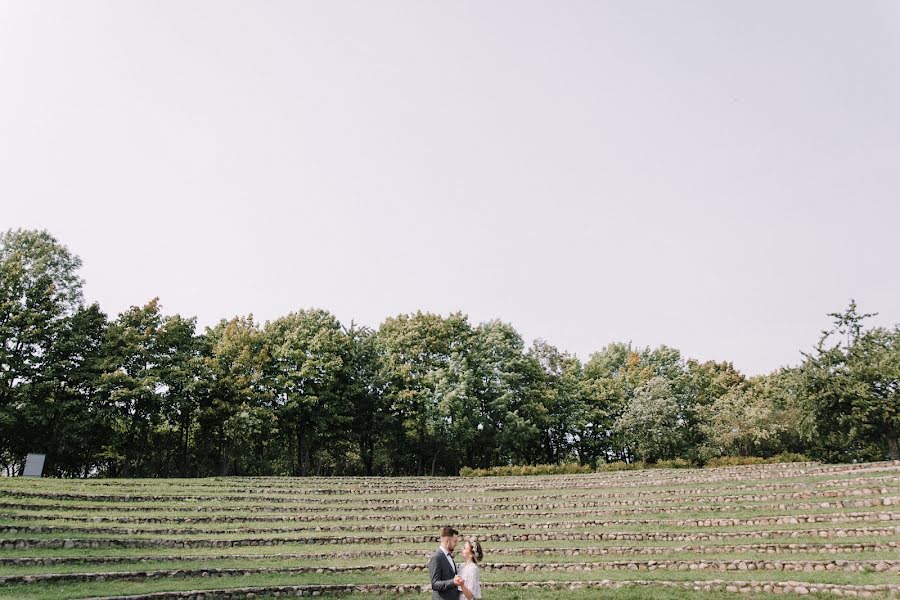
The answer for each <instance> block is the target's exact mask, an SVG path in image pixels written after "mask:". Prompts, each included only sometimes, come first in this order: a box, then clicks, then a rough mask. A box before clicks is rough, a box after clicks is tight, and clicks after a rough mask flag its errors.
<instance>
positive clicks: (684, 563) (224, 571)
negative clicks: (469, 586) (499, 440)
mask: <svg viewBox="0 0 900 600" xmlns="http://www.w3.org/2000/svg"><path fill="white" fill-rule="evenodd" d="M657 570H669V571H756V570H761V571H763V570H764V571H787V572H806V573H812V572H825V571H828V572H834V571H845V572H846V571H850V572H867V571H875V572H879V573H881V572H888V573H900V561H891V560H868V561H851V560H831V561H813V560H803V561H783V560H772V561H763V560H756V561H754V560H725V561H717V560H708V561H706V560H699V561H698V560H677V561H676V560H672V561H666V560H650V561H633V560H631V561H611V562H585V563H487V564H485V565H484V571H485V572H487V573H493V572H499V573H590V572H593V571H657ZM426 571H427V567H426V564H425V562H424V561H423V562H420V563H407V564H403V563H400V564H384V565H355V566H351V567H329V566H303V567H262V568H257V569H254V568H208V569H158V570H149V571H118V572H110V571H107V572H102V573H43V574H36V575H9V576H4V577H0V585H13V584H31V583H51V582H52V583H85V582H100V581H146V580H152V579H169V578H190V577H203V578H207V577H242V576H248V575H286V574H307V573H315V574H318V575H322V574H325V575H327V574H342V573H424V572H426Z"/></svg>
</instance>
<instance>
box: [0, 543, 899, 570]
mask: <svg viewBox="0 0 900 600" xmlns="http://www.w3.org/2000/svg"><path fill="white" fill-rule="evenodd" d="M432 552H433V548H430V547H428V548H420V549H418V550H358V551H353V552H298V553H272V554H175V555H137V556H121V555H120V556H28V557H16V556H5V557H0V566H20V567H21V566H53V565H68V564H128V563H148V562H167V563H168V562H209V561H218V560H335V559H336V560H348V559H360V558H394V557H411V556H417V557H419V558H427V557H429V556H430V555H431V553H432ZM857 552H900V546H898V544H897V542H885V543H877V542H867V543H856V544H744V545H714V546H704V545H697V546H690V545H688V546H588V547H580V548H567V547H555V548H548V547H544V548H509V547H502V546H501V547H497V548H491V549H490V553H491V556H495V555H501V556H609V555H616V556H621V555H634V556H656V555H661V554H829V555H835V554H847V553H857Z"/></svg>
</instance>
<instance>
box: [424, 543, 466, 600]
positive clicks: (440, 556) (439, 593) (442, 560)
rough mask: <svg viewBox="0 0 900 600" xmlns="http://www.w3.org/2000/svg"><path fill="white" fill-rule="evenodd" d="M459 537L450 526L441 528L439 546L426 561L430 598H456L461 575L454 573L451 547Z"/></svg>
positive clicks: (453, 546)
mask: <svg viewBox="0 0 900 600" xmlns="http://www.w3.org/2000/svg"><path fill="white" fill-rule="evenodd" d="M458 539H459V532H458V531H456V530H455V529H453V528H452V527H442V528H441V547H440V548H438V549H437V551H436V552H435V553H434V554H432V555H431V560H429V561H428V574H429V575H431V600H458V599H459V586H460V585H462V582H463V580H462V577H460V576H459V575H457V574H456V563H454V562H453V549H454V548H456V542H457V540H458Z"/></svg>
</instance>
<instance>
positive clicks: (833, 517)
mask: <svg viewBox="0 0 900 600" xmlns="http://www.w3.org/2000/svg"><path fill="white" fill-rule="evenodd" d="M872 521H879V522H888V521H900V512H844V513H823V514H813V515H787V516H772V517H750V518H746V519H729V518H719V519H583V520H565V521H539V522H535V523H514V522H506V523H474V524H472V525H471V526H470V527H469V530H470V531H477V532H482V531H506V530H509V529H515V530H517V531H527V530H533V529H583V528H586V527H609V526H615V525H659V526H673V527H701V528H705V527H735V526H756V525H800V524H805V523H860V522H872ZM434 529H435V526H434V525H433V524H429V525H400V524H390V525H311V526H308V527H305V526H302V525H301V526H297V527H236V528H233V529H202V528H199V527H197V528H169V527H165V528H159V527H157V528H153V527H145V528H134V529H132V528H126V527H78V526H67V525H34V526H31V525H24V526H19V525H2V526H0V533H5V534H8V535H17V534H19V533H23V534H35V533H39V534H40V533H49V534H61V535H65V534H72V533H82V534H113V535H115V534H121V535H135V534H142V535H216V534H236V533H243V534H269V533H272V534H279V533H281V534H285V533H305V532H316V533H319V532H335V533H343V532H358V533H382V532H394V531H395V532H411V533H419V532H431V531H434Z"/></svg>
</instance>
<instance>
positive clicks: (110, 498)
mask: <svg viewBox="0 0 900 600" xmlns="http://www.w3.org/2000/svg"><path fill="white" fill-rule="evenodd" d="M785 476H789V475H785ZM744 479H747V478H745V477H742V478H740V480H744ZM751 479H752V478H751ZM717 482H718V481H717V480H716V479H709V478H695V479H687V478H685V479H677V480H674V481H673V482H672V483H677V484H679V485H682V484H689V483H697V484H704V485H708V484H713V483H717ZM862 482H868V483H871V482H880V483H883V484H888V485H893V484H897V483H900V476H896V475H885V476H882V477H865V478H847V479H835V480H827V481H821V482H817V483H814V484H806V486H805V487H807V488H810V489H820V488H823V487H851V486H854V487H855V484H859V483H862ZM598 483H603V484H604V485H607V486H608V487H646V486H647V485H648V484H646V483H641V485H635V486H621V485H620V486H611V485H609V484H608V483H606V482H591V483H590V485H584V484H581V485H566V484H563V483H562V482H557V483H555V484H554V485H553V486H549V485H548V486H547V487H543V486H537V487H536V486H534V485H529V486H523V487H521V488H497V487H494V486H491V487H478V486H472V487H470V488H467V489H465V490H464V491H466V492H467V493H468V492H472V491H473V490H477V491H482V492H497V491H506V490H507V489H509V490H510V491H513V490H516V489H522V490H541V489H546V490H548V491H553V490H559V489H580V488H585V489H594V488H597V487H598V485H597V484H598ZM663 483H664V482H662V481H658V482H654V483H653V485H662V484H663ZM796 487H797V484H796V483H770V484H764V485H750V484H746V485H743V484H742V485H735V486H729V487H727V488H726V489H731V490H747V489H752V490H760V489H761V490H777V489H785V488H796ZM342 491H343V492H345V493H348V494H352V495H354V496H359V495H363V496H365V495H390V494H396V493H403V492H404V491H406V492H408V493H411V492H413V491H415V493H417V494H420V495H425V494H427V493H428V490H392V489H391V488H384V489H377V490H375V489H368V490H353V491H349V490H342ZM435 491H438V492H440V493H453V492H454V491H455V490H450V489H442V490H435ZM459 491H460V492H461V491H463V490H459ZM704 492H705V490H704V489H703V487H699V488H697V489H696V490H679V493H683V494H686V495H693V494H703V493H704ZM611 494H614V496H613V497H615V496H628V497H635V496H654V497H658V496H659V492H658V491H653V490H645V491H640V492H618V493H611ZM305 495H306V496H313V495H319V492H318V491H316V490H307V491H305V492H298V493H296V494H290V495H286V497H283V498H282V497H277V496H278V495H273V494H270V493H269V492H268V491H267V490H265V489H260V490H253V489H248V490H247V492H246V494H243V495H240V496H231V495H203V496H198V495H196V494H150V495H136V494H128V493H126V494H92V493H72V492H51V491H34V490H25V489H7V490H0V497H25V498H47V499H57V500H94V501H107V502H196V501H201V500H210V499H216V500H220V501H229V502H239V501H246V500H248V499H252V498H253V497H254V496H256V497H259V496H264V497H265V498H266V501H267V502H272V503H291V504H302V503H319V502H321V501H322V500H323V498H303V497H302V496H305ZM322 495H325V496H329V498H328V500H327V501H328V502H329V503H332V504H338V503H359V502H360V500H359V499H357V498H332V497H331V496H334V495H337V494H332V493H330V492H329V493H324V494H322ZM546 497H547V495H540V496H534V497H525V498H528V499H534V500H540V499H543V498H546ZM552 497H558V496H557V495H556V494H552ZM607 497H609V496H607ZM519 498H523V497H522V496H511V497H499V498H495V499H492V500H500V501H503V500H507V499H519ZM381 500H385V501H388V500H387V499H371V500H366V502H371V501H374V502H380V501H381ZM434 500H435V501H436V502H444V501H446V498H440V499H434ZM389 501H390V502H394V503H402V502H419V501H420V499H419V498H400V499H390V500H389Z"/></svg>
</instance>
